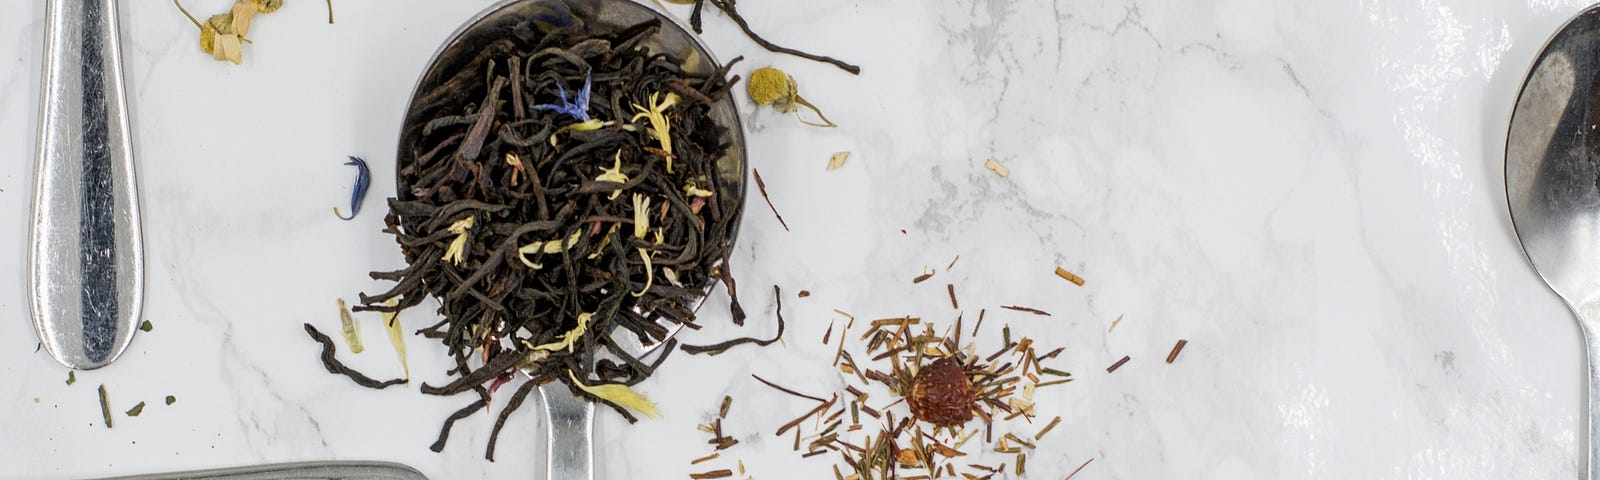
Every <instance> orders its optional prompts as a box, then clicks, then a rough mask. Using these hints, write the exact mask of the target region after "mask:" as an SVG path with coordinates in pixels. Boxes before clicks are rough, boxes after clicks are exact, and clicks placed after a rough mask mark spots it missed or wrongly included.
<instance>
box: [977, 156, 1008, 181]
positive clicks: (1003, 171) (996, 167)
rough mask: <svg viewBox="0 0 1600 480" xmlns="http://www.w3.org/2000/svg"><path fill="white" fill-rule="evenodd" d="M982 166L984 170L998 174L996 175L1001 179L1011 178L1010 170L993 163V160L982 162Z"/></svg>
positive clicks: (998, 163)
mask: <svg viewBox="0 0 1600 480" xmlns="http://www.w3.org/2000/svg"><path fill="white" fill-rule="evenodd" d="M983 166H984V168H988V169H989V170H990V171H992V172H994V173H996V174H998V175H1000V176H1002V177H1010V176H1011V169H1009V168H1006V166H1005V165H1001V164H1000V162H996V161H994V159H993V158H991V159H988V160H987V161H984V162H983Z"/></svg>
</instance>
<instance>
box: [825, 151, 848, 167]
mask: <svg viewBox="0 0 1600 480" xmlns="http://www.w3.org/2000/svg"><path fill="white" fill-rule="evenodd" d="M849 159H850V152H839V153H835V154H833V156H832V157H830V158H828V171H830V172H831V171H834V170H838V169H839V168H840V167H844V161H845V160H849Z"/></svg>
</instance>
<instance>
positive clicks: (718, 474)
mask: <svg viewBox="0 0 1600 480" xmlns="http://www.w3.org/2000/svg"><path fill="white" fill-rule="evenodd" d="M731 476H733V470H728V469H726V468H724V469H721V470H712V471H709V472H705V473H691V474H689V478H692V479H694V480H703V479H708V478H728V477H731Z"/></svg>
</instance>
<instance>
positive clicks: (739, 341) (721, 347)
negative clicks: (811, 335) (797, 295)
mask: <svg viewBox="0 0 1600 480" xmlns="http://www.w3.org/2000/svg"><path fill="white" fill-rule="evenodd" d="M772 297H773V298H774V300H773V301H774V302H776V304H777V306H778V307H777V316H778V333H777V334H776V335H773V336H772V338H770V339H767V340H761V339H758V338H752V337H744V338H735V339H733V340H728V341H726V342H721V343H717V344H713V345H705V346H700V345H684V346H683V351H685V352H689V354H691V355H699V354H711V355H716V354H719V353H722V352H726V351H728V349H730V348H733V347H737V346H740V345H744V344H746V343H753V344H756V345H758V346H762V347H765V346H767V345H772V344H773V343H777V341H778V340H779V339H782V338H783V292H782V291H780V290H779V289H778V286H777V285H773V286H772Z"/></svg>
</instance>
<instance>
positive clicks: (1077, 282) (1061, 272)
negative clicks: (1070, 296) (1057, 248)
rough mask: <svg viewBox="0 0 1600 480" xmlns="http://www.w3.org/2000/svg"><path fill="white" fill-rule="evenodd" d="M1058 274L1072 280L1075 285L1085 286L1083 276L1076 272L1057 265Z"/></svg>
mask: <svg viewBox="0 0 1600 480" xmlns="http://www.w3.org/2000/svg"><path fill="white" fill-rule="evenodd" d="M1056 276H1057V277H1061V278H1063V279H1065V280H1066V281H1069V282H1072V284H1073V285H1077V286H1080V287H1081V286H1083V277H1080V276H1078V274H1076V273H1072V272H1069V271H1067V269H1065V268H1061V267H1056Z"/></svg>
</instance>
